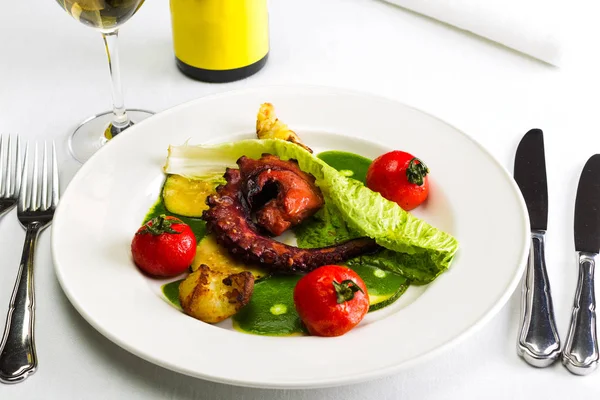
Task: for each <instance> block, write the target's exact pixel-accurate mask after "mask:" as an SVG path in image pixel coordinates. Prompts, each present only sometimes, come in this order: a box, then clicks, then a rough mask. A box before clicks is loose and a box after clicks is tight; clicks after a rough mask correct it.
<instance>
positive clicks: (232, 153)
mask: <svg viewBox="0 0 600 400" xmlns="http://www.w3.org/2000/svg"><path fill="white" fill-rule="evenodd" d="M263 153H270V154H275V155H277V156H279V157H280V158H281V159H284V160H288V159H295V160H297V161H298V164H299V166H300V168H301V169H302V170H303V171H305V172H309V173H311V174H312V175H314V176H315V178H316V183H317V185H318V186H319V188H320V189H321V191H323V193H324V195H325V197H327V198H328V199H330V201H331V203H332V205H333V206H335V207H336V208H337V209H338V210H339V212H340V213H341V215H342V216H343V220H344V222H345V223H346V224H347V227H348V228H349V229H351V230H352V231H354V232H356V233H357V234H358V235H359V236H368V237H370V238H373V239H374V240H375V241H376V242H377V243H378V244H379V245H381V246H383V247H385V248H386V249H387V250H390V251H392V252H395V253H402V254H400V255H395V257H396V258H395V260H394V261H395V262H399V263H402V265H404V264H409V263H411V267H412V268H416V269H418V270H422V271H437V273H435V275H436V276H437V275H438V274H439V272H441V271H443V270H445V269H447V268H448V267H449V266H450V263H451V262H452V259H453V257H454V255H455V253H456V251H457V250H458V241H457V240H456V239H455V238H454V237H453V236H452V235H450V234H448V233H446V232H443V231H441V230H439V229H437V228H435V227H433V226H431V225H429V224H428V223H427V222H425V221H423V220H421V219H419V218H417V217H415V216H413V215H412V214H410V213H408V212H406V211H404V210H403V209H402V208H401V207H400V206H398V204H396V203H394V202H392V201H389V200H387V199H385V198H384V197H383V196H381V195H380V194H379V193H376V192H374V191H372V190H370V189H369V188H367V187H366V186H364V185H363V184H362V183H361V182H359V181H357V180H355V179H349V178H347V177H346V176H344V175H343V174H341V173H340V172H339V171H337V170H336V169H335V168H333V167H331V166H329V165H328V164H327V163H325V162H324V161H323V160H321V159H319V158H317V157H316V156H314V155H313V154H311V153H309V152H308V151H306V150H304V149H303V148H302V147H300V146H297V145H295V144H293V143H291V142H286V141H283V140H279V139H249V140H241V141H238V142H232V143H224V144H217V145H189V144H184V145H181V146H170V147H169V153H168V157H167V162H166V165H165V166H164V171H165V172H166V173H168V174H179V175H183V176H187V177H190V178H194V177H197V176H201V175H205V174H206V173H208V172H210V171H215V170H217V169H219V168H220V169H221V170H222V169H223V167H224V166H227V167H232V168H235V167H236V164H235V162H236V160H237V159H238V158H239V157H241V156H244V155H245V156H247V157H250V158H255V159H256V158H260V156H261V155H262V154H263ZM412 263H414V264H412ZM387 264H389V265H387V266H386V269H391V270H393V271H395V272H400V271H398V270H394V269H392V266H391V264H392V262H390V263H387ZM396 267H397V268H399V267H398V266H396ZM382 268H383V266H382ZM407 277H408V276H407Z"/></svg>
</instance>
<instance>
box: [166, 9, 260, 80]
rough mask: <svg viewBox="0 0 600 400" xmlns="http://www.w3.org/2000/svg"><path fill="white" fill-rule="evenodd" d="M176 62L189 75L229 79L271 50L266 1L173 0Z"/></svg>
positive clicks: (254, 66) (249, 71) (255, 66)
mask: <svg viewBox="0 0 600 400" xmlns="http://www.w3.org/2000/svg"><path fill="white" fill-rule="evenodd" d="M170 1H171V23H172V28H173V46H174V50H175V58H176V61H177V66H178V67H179V69H180V70H181V72H183V73H184V74H186V75H188V76H189V77H191V78H194V79H198V80H201V81H205V82H231V81H235V80H238V79H242V78H246V77H248V76H250V75H253V74H255V73H256V72H258V71H259V70H260V69H261V68H262V67H263V66H264V65H265V64H266V62H267V57H268V55H269V17H268V10H267V0H170Z"/></svg>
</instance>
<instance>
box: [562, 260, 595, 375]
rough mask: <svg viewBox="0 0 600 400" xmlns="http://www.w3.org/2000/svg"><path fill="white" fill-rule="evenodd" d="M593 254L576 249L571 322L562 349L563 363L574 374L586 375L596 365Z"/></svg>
mask: <svg viewBox="0 0 600 400" xmlns="http://www.w3.org/2000/svg"><path fill="white" fill-rule="evenodd" d="M594 256H595V254H593V253H586V252H580V253H579V278H578V280H577V290H576V291H575V301H574V303H573V311H572V314H571V325H570V326H569V334H568V335H567V342H566V343H565V348H564V350H563V355H562V361H563V364H564V365H565V367H567V369H568V370H569V371H571V372H572V373H574V374H576V375H587V374H589V373H590V372H592V371H594V370H595V369H596V367H597V366H598V341H597V340H596V299H595V295H594V267H595V264H596V261H595V259H594Z"/></svg>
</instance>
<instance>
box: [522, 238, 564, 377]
mask: <svg viewBox="0 0 600 400" xmlns="http://www.w3.org/2000/svg"><path fill="white" fill-rule="evenodd" d="M544 246H545V232H544V231H532V232H531V248H530V250H529V259H528V260H527V272H526V275H525V280H524V281H523V293H522V302H521V310H522V316H523V320H522V321H521V329H520V332H519V341H518V344H517V353H518V354H519V355H520V356H521V357H523V359H524V360H525V361H526V362H527V363H529V364H531V365H533V366H534V367H539V368H542V367H547V366H549V365H550V364H552V363H553V362H554V361H556V359H557V358H558V356H559V355H560V339H559V337H558V331H557V330H556V322H555V321H554V308H553V306H552V297H551V296H550V282H549V281H548V274H547V273H546V256H545V250H544Z"/></svg>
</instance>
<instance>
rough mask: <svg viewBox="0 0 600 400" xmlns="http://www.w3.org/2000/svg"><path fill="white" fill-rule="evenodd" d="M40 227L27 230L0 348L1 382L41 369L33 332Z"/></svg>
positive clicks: (34, 224) (12, 381) (35, 226)
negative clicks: (35, 277) (36, 259)
mask: <svg viewBox="0 0 600 400" xmlns="http://www.w3.org/2000/svg"><path fill="white" fill-rule="evenodd" d="M40 228H41V226H40V224H38V223H32V224H29V225H27V228H26V233H25V244H24V245H23V255H22V256H21V265H20V266H19V273H18V275H17V281H16V282H15V288H14V289H13V293H12V297H11V300H10V306H9V309H8V316H7V317H6V327H5V328H4V336H3V337H2V344H1V345H0V381H1V382H4V383H18V382H21V381H23V380H25V379H26V378H27V377H28V376H29V375H31V374H33V373H34V372H35V370H36V368H37V356H36V353H35V341H34V330H33V328H34V322H35V293H34V285H33V260H34V253H35V247H36V243H37V239H38V236H39V233H40Z"/></svg>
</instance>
